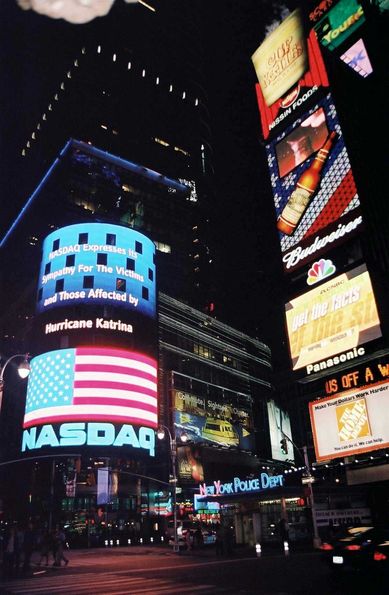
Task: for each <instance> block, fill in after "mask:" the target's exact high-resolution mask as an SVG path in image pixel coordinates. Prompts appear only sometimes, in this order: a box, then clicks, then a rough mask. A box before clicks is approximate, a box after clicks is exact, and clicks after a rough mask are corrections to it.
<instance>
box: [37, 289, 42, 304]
mask: <svg viewBox="0 0 389 595" xmlns="http://www.w3.org/2000/svg"><path fill="white" fill-rule="evenodd" d="M42 293H43V287H41V288H40V289H39V291H38V302H40V301H41V299H42Z"/></svg>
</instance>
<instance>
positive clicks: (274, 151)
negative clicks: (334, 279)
mask: <svg viewBox="0 0 389 595" xmlns="http://www.w3.org/2000/svg"><path fill="white" fill-rule="evenodd" d="M266 151H267V158H268V164H269V169H270V180H271V185H272V189H273V195H274V204H275V208H276V214H277V227H278V229H279V232H280V243H281V252H282V260H283V265H284V270H285V272H292V271H293V270H295V269H296V268H298V267H300V266H302V265H304V264H307V263H308V262H310V261H312V260H316V259H317V257H318V256H319V255H320V254H322V253H324V252H326V251H327V250H329V249H330V248H334V247H335V246H336V245H337V244H339V243H341V242H343V241H345V240H348V239H349V238H350V237H351V236H352V235H354V234H355V233H357V232H358V231H359V230H360V229H361V227H362V217H361V215H360V212H359V205H360V202H359V196H358V193H357V189H356V185H355V181H354V176H353V173H352V170H351V165H350V161H349V158H348V153H347V149H346V146H345V143H344V139H343V135H342V130H341V128H340V124H339V121H338V117H337V113H336V109H335V105H334V102H333V99H332V96H331V94H328V95H327V96H326V97H324V98H322V99H321V100H320V101H318V102H317V103H316V104H315V105H313V106H312V108H311V109H310V110H309V111H308V112H306V113H305V114H303V115H302V116H301V117H300V118H298V119H297V120H295V121H294V123H293V124H292V125H290V126H289V127H288V128H286V129H285V130H284V131H283V132H282V133H280V134H279V135H278V136H277V137H276V138H275V139H274V140H273V141H272V142H271V143H270V144H268V145H266Z"/></svg>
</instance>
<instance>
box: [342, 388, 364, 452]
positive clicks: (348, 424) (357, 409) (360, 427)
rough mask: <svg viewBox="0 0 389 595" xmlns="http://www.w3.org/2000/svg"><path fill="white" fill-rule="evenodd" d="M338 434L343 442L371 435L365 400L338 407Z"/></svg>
mask: <svg viewBox="0 0 389 595" xmlns="http://www.w3.org/2000/svg"><path fill="white" fill-rule="evenodd" d="M336 419H337V422H338V434H339V439H340V441H341V442H347V441H349V440H355V439H356V438H363V437H365V436H369V435H370V427H369V420H368V417H367V409H366V401H365V399H363V398H362V399H357V400H356V401H354V402H353V403H347V404H345V405H339V406H338V407H336Z"/></svg>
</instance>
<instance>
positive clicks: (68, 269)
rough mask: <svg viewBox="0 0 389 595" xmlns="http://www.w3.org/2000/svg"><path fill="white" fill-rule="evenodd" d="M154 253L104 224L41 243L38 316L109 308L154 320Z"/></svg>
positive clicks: (141, 239) (140, 239)
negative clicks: (62, 310)
mask: <svg viewBox="0 0 389 595" xmlns="http://www.w3.org/2000/svg"><path fill="white" fill-rule="evenodd" d="M154 253H155V247H154V244H153V242H152V241H151V240H150V239H149V238H147V237H146V236H144V235H143V234H141V233H139V232H137V231H134V230H132V229H129V228H127V227H122V226H119V225H111V224H104V223H87V224H78V225H70V226H68V227H64V228H62V229H59V230H57V231H55V232H53V233H51V234H50V235H49V236H48V237H47V238H46V239H45V241H44V244H43V255H42V264H41V270H40V276H39V285H38V297H37V311H38V313H43V312H46V311H48V310H51V309H54V308H58V307H67V306H74V305H87V304H88V305H89V304H91V305H110V306H113V307H118V308H122V309H126V310H129V311H137V312H139V313H141V314H143V315H145V316H148V317H151V318H154V317H155V313H156V292H155V264H154Z"/></svg>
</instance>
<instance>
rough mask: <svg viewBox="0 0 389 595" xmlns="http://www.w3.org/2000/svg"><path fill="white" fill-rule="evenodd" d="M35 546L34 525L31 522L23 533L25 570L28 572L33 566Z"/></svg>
mask: <svg viewBox="0 0 389 595" xmlns="http://www.w3.org/2000/svg"><path fill="white" fill-rule="evenodd" d="M34 546H35V531H34V525H33V524H32V523H31V522H29V523H28V525H27V527H26V529H25V531H24V534H23V546H22V549H23V571H24V572H28V571H29V570H30V567H31V556H32V552H33V551H34Z"/></svg>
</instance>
